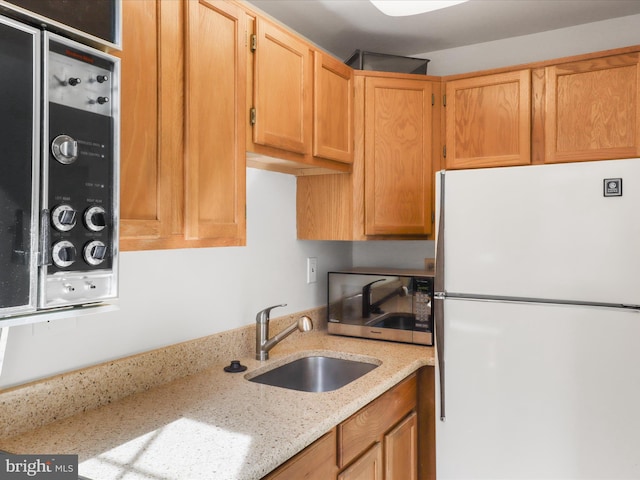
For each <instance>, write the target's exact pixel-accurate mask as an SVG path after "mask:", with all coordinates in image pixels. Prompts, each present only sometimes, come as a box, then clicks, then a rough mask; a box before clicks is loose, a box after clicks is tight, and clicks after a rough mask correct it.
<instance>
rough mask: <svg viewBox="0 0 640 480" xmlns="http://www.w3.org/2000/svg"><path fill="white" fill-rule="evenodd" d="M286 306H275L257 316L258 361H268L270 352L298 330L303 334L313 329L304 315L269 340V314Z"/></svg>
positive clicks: (309, 320)
mask: <svg viewBox="0 0 640 480" xmlns="http://www.w3.org/2000/svg"><path fill="white" fill-rule="evenodd" d="M286 306H287V304H286V303H284V304H282V305H274V306H272V307H268V308H265V309H264V310H261V311H259V312H258V314H257V315H256V360H260V361H263V360H267V359H268V358H269V350H271V349H272V348H273V347H275V346H276V345H277V344H278V343H280V342H281V341H282V340H284V339H285V338H287V337H288V336H289V335H291V334H292V333H293V332H294V331H295V330H296V329H298V330H300V331H301V332H309V331H310V330H312V329H313V322H312V321H311V319H310V318H309V317H307V316H306V315H304V316H302V317H300V318H299V319H298V320H297V321H296V322H294V323H292V324H291V325H289V326H288V327H287V328H285V329H284V330H283V331H281V332H280V333H278V334H277V335H275V336H274V337H273V338H271V339H269V314H270V313H271V310H273V309H274V308H277V307H286Z"/></svg>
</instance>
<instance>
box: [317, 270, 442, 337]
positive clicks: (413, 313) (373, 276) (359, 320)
mask: <svg viewBox="0 0 640 480" xmlns="http://www.w3.org/2000/svg"><path fill="white" fill-rule="evenodd" d="M327 290H328V305H327V307H328V308H327V316H328V318H327V320H328V330H329V333H330V334H334V335H347V336H351V337H362V338H373V339H377V340H388V341H393V342H404V343H417V344H421V345H433V316H432V301H433V276H432V275H429V274H428V273H426V272H423V271H420V270H399V269H375V268H356V269H353V270H348V271H339V272H329V274H328V288H327Z"/></svg>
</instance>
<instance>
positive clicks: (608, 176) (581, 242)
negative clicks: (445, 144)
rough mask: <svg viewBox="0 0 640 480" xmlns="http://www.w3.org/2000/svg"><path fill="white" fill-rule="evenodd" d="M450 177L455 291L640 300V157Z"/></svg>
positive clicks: (446, 243) (448, 263) (448, 231)
mask: <svg viewBox="0 0 640 480" xmlns="http://www.w3.org/2000/svg"><path fill="white" fill-rule="evenodd" d="M444 177H445V194H444V200H443V201H440V202H439V205H438V206H439V207H440V205H441V204H442V203H443V204H444V220H445V221H444V224H445V228H444V237H443V238H441V239H439V240H442V244H443V248H444V274H445V276H444V278H445V280H444V281H445V285H444V289H445V290H446V292H447V293H460V294H472V295H489V296H499V297H502V296H508V297H524V298H537V299H562V300H571V301H583V302H594V303H616V304H629V305H640V288H638V285H639V282H640V280H639V279H638V272H640V246H639V245H640V241H639V239H640V214H638V208H639V207H640V159H630V160H613V161H601V162H583V163H574V164H563V165H541V166H527V167H509V168H493V169H480V170H461V171H447V172H446V173H445V175H444ZM616 185H620V188H621V191H618V190H617V189H616ZM440 190H441V189H439V191H440ZM605 191H607V193H606V194H605ZM618 193H620V195H618ZM438 234H439V235H442V231H439V232H438ZM439 245H440V243H439ZM438 268H440V265H439V266H438Z"/></svg>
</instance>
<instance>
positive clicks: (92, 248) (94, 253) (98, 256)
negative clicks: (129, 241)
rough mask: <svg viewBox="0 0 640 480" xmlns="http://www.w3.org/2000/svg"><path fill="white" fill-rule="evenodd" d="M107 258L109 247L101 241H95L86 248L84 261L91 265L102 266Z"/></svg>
mask: <svg viewBox="0 0 640 480" xmlns="http://www.w3.org/2000/svg"><path fill="white" fill-rule="evenodd" d="M105 258H107V246H106V245H105V244H104V243H102V242H101V241H100V240H93V241H91V242H89V243H87V244H86V245H85V247H84V259H85V261H86V262H87V263H88V264H89V265H94V266H95V265H100V264H101V263H102V262H104V259H105Z"/></svg>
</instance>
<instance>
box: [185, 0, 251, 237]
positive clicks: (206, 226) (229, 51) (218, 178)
mask: <svg viewBox="0 0 640 480" xmlns="http://www.w3.org/2000/svg"><path fill="white" fill-rule="evenodd" d="M185 5H186V9H187V11H186V13H187V35H186V48H185V63H186V69H185V70H186V88H185V92H186V103H185V120H186V128H185V141H186V149H185V172H186V173H185V199H186V205H185V237H186V239H187V240H200V241H202V242H201V244H202V245H203V246H204V245H209V244H210V245H243V244H244V243H245V230H246V229H245V150H244V147H245V143H244V142H245V128H246V127H245V122H244V120H245V115H244V112H245V108H246V107H245V105H246V100H245V98H246V87H245V85H246V48H245V41H244V39H245V23H244V22H245V15H244V11H243V10H241V9H240V8H239V7H237V6H235V5H233V4H230V3H228V2H223V1H216V0H199V1H197V2H196V1H187V2H185Z"/></svg>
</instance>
